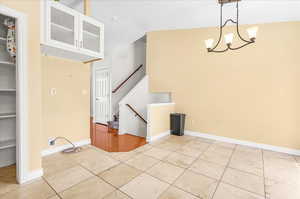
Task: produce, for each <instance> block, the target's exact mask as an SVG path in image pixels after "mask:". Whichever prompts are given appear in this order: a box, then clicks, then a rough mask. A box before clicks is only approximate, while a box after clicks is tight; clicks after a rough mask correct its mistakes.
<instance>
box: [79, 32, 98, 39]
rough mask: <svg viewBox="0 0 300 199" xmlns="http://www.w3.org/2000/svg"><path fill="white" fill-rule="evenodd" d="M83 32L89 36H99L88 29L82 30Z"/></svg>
mask: <svg viewBox="0 0 300 199" xmlns="http://www.w3.org/2000/svg"><path fill="white" fill-rule="evenodd" d="M83 33H84V34H86V35H89V36H91V37H96V38H99V35H97V34H94V33H91V32H88V31H86V30H84V31H83Z"/></svg>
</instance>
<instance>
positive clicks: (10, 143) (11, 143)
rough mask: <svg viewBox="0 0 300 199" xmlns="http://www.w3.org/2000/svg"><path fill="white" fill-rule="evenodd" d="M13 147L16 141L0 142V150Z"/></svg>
mask: <svg viewBox="0 0 300 199" xmlns="http://www.w3.org/2000/svg"><path fill="white" fill-rule="evenodd" d="M15 146H16V140H5V141H0V150H1V149H8V148H13V147H15Z"/></svg>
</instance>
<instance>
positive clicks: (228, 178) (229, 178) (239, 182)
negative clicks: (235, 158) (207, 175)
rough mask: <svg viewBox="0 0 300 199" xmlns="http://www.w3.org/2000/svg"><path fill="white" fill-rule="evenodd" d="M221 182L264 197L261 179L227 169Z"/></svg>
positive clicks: (262, 179)
mask: <svg viewBox="0 0 300 199" xmlns="http://www.w3.org/2000/svg"><path fill="white" fill-rule="evenodd" d="M222 181H223V182H226V183H228V184H231V185H234V186H237V187H240V188H242V189H245V190H247V191H250V192H253V193H256V194H259V195H262V196H264V195H265V188H264V178H263V177H259V176H256V175H253V174H249V173H245V172H241V171H238V170H235V169H230V168H228V169H227V170H226V171H225V174H224V176H223V179H222Z"/></svg>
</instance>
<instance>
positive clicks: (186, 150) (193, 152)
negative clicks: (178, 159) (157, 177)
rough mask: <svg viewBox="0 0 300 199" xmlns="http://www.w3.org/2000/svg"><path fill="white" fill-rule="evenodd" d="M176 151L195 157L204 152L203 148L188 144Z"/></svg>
mask: <svg viewBox="0 0 300 199" xmlns="http://www.w3.org/2000/svg"><path fill="white" fill-rule="evenodd" d="M176 152H178V153H181V154H183V155H187V156H191V157H195V158H197V157H199V156H200V155H201V154H202V151H201V150H199V149H196V148H193V147H189V146H186V145H184V147H181V148H179V149H178V150H177V151H176Z"/></svg>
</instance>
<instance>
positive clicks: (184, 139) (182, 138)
mask: <svg viewBox="0 0 300 199" xmlns="http://www.w3.org/2000/svg"><path fill="white" fill-rule="evenodd" d="M193 139H195V138H194V137H192V136H187V135H185V136H171V137H170V138H169V139H168V140H167V142H171V143H177V144H186V143H188V142H190V141H191V140H193Z"/></svg>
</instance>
